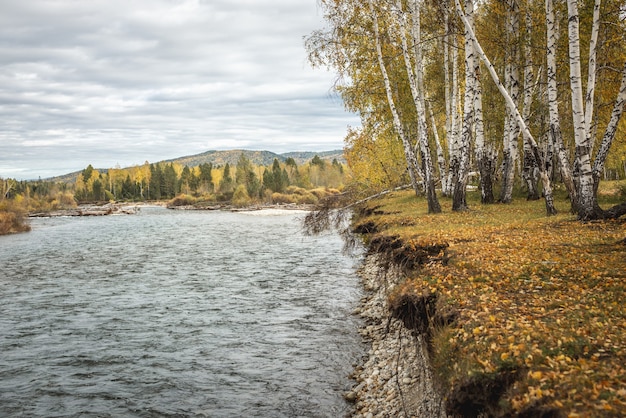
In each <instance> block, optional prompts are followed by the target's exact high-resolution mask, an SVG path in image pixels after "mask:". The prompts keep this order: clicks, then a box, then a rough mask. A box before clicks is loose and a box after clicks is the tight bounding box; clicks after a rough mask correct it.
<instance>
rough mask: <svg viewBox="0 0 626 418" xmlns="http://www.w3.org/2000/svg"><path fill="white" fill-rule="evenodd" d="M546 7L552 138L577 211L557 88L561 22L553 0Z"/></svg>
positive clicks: (547, 70) (547, 71)
mask: <svg viewBox="0 0 626 418" xmlns="http://www.w3.org/2000/svg"><path fill="white" fill-rule="evenodd" d="M545 9H546V33H547V48H546V63H547V68H546V74H547V91H548V112H549V115H550V128H549V133H550V138H551V140H552V143H553V144H554V146H555V148H556V152H557V159H558V162H559V171H560V173H561V178H562V179H563V184H564V185H565V188H566V189H567V192H568V194H569V198H570V202H571V205H572V211H574V212H577V211H578V210H577V209H576V207H577V204H578V190H577V189H576V187H575V185H574V179H573V177H572V168H571V165H570V161H569V155H568V152H567V148H566V147H565V143H564V142H563V135H562V133H561V121H560V117H559V107H558V89H557V72H556V71H557V69H556V49H557V44H558V42H559V24H558V19H557V18H556V16H555V12H554V3H553V0H546V1H545Z"/></svg>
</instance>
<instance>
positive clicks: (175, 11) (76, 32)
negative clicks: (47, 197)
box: [0, 0, 358, 179]
mask: <svg viewBox="0 0 626 418" xmlns="http://www.w3.org/2000/svg"><path fill="white" fill-rule="evenodd" d="M323 24H324V23H323V19H322V13H321V10H320V9H319V8H318V6H317V3H316V0H20V1H16V0H0V177H4V178H6V177H12V178H18V179H36V178H38V177H41V178H46V177H50V176H53V175H58V174H65V173H68V172H72V171H76V170H80V169H83V168H85V167H86V166H87V165H88V164H92V165H93V166H94V167H98V168H109V167H115V166H116V165H119V166H121V167H125V166H129V165H135V164H142V163H143V162H144V161H146V160H147V161H150V162H156V161H160V160H163V159H168V158H175V157H180V156H184V155H191V154H196V153H200V152H203V151H207V150H212V149H232V148H246V149H255V150H269V151H274V152H278V153H282V152H287V151H324V150H331V149H338V148H342V146H343V142H342V141H343V137H344V135H345V132H346V128H347V126H357V125H358V118H357V117H356V116H355V115H352V114H349V113H346V112H345V111H344V110H343V106H342V103H341V100H340V99H339V98H338V97H337V96H336V95H334V94H333V93H332V84H333V81H334V75H333V74H332V73H330V72H327V71H326V70H324V69H312V68H311V67H310V66H309V64H308V62H307V60H306V52H305V50H304V41H303V37H304V36H306V35H308V34H309V33H310V32H311V31H313V30H314V29H319V28H321V27H323Z"/></svg>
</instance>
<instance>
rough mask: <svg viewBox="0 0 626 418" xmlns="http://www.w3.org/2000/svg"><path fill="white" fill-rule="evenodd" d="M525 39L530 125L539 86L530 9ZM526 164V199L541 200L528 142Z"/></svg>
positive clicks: (526, 115)
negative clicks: (533, 103)
mask: <svg viewBox="0 0 626 418" xmlns="http://www.w3.org/2000/svg"><path fill="white" fill-rule="evenodd" d="M525 17H526V18H525V26H526V32H525V35H526V36H525V39H524V57H525V60H524V61H525V64H524V107H523V115H522V116H523V117H524V122H526V124H527V125H528V124H529V123H530V114H531V106H532V102H533V96H534V92H535V87H536V86H537V85H538V84H539V80H537V82H536V83H535V82H534V74H533V70H534V69H533V66H534V61H533V52H532V47H531V35H532V33H531V28H532V17H531V15H530V9H527V10H526V14H525ZM523 161H524V163H523V170H522V177H523V179H524V183H525V184H526V191H527V195H526V199H527V200H539V190H538V189H537V181H538V179H537V175H538V174H539V167H537V160H536V159H535V156H534V155H533V152H532V149H531V147H530V144H529V143H528V141H524V160H523Z"/></svg>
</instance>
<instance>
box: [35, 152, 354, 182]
mask: <svg viewBox="0 0 626 418" xmlns="http://www.w3.org/2000/svg"><path fill="white" fill-rule="evenodd" d="M242 153H243V155H244V156H245V157H246V158H248V159H249V160H250V162H251V163H252V164H255V165H263V166H268V165H271V164H272V163H273V162H274V158H276V159H278V161H280V162H285V161H286V160H287V159H288V158H293V159H294V161H295V162H296V164H298V165H301V164H305V163H307V162H309V161H310V160H311V159H313V157H315V156H316V155H317V156H318V157H319V158H321V159H323V160H328V161H331V160H333V159H336V160H337V161H339V162H341V163H345V161H346V160H345V157H344V154H343V150H331V151H321V152H315V151H290V152H285V153H282V154H277V153H275V152H272V151H265V150H263V151H256V150H247V149H231V150H208V151H204V152H201V153H199V154H192V155H186V156H182V157H176V158H171V159H167V160H161V161H156V162H154V163H150V164H161V163H167V164H169V163H176V164H181V165H187V166H189V167H196V166H199V165H200V164H206V163H211V164H213V165H214V166H224V165H226V163H228V164H229V165H233V166H234V165H236V164H237V160H239V156H240V155H241V154H242ZM126 168H130V167H124V169H126ZM94 170H97V171H98V172H100V173H106V172H107V171H108V170H109V169H108V168H94ZM81 172H82V170H79V171H75V172H72V173H67V174H63V175H60V176H54V177H50V178H48V179H46V180H47V181H53V182H73V181H75V180H76V178H77V177H78V175H79V174H80V173H81Z"/></svg>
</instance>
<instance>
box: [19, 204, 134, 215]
mask: <svg viewBox="0 0 626 418" xmlns="http://www.w3.org/2000/svg"><path fill="white" fill-rule="evenodd" d="M138 210H139V206H137V205H124V204H117V203H107V204H105V205H80V206H78V207H76V208H72V209H61V210H53V211H49V212H33V213H29V214H28V217H30V218H48V217H56V216H105V215H134V214H135V213H137V211H138Z"/></svg>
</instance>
